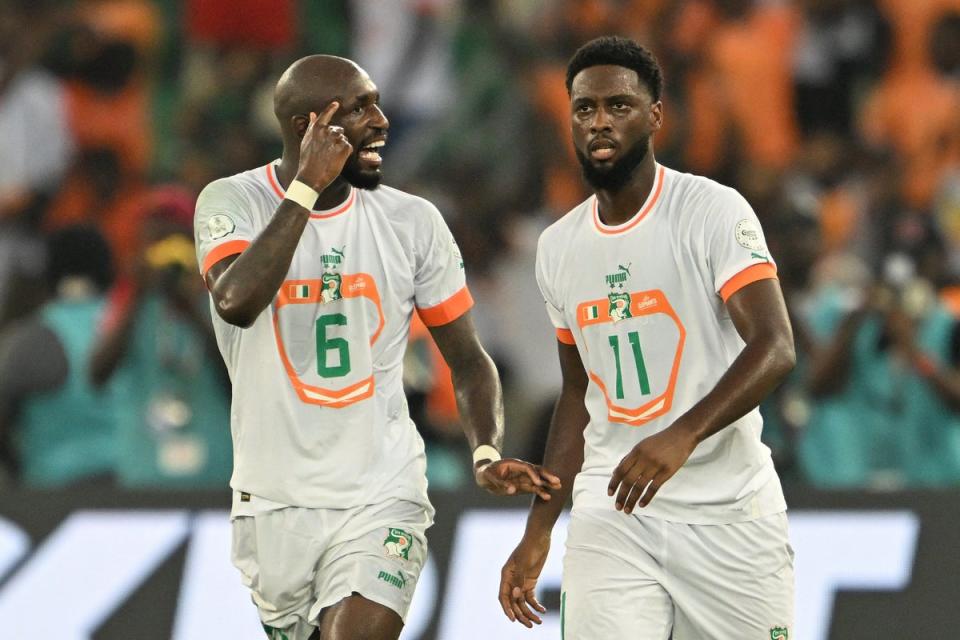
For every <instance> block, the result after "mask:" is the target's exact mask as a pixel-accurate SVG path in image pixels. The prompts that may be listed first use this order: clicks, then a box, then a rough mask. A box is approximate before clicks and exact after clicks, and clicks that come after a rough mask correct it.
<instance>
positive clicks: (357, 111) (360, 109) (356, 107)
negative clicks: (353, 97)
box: [351, 104, 366, 116]
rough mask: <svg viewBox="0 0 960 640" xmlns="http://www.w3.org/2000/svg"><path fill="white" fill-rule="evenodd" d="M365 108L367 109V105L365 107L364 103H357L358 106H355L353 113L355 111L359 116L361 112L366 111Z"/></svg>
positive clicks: (354, 113)
mask: <svg viewBox="0 0 960 640" xmlns="http://www.w3.org/2000/svg"><path fill="white" fill-rule="evenodd" d="M365 109H366V107H364V106H363V105H362V104H361V105H357V106H355V107H354V108H353V111H352V112H351V113H353V115H356V116H359V115H360V114H362V113H363V112H364V110H365Z"/></svg>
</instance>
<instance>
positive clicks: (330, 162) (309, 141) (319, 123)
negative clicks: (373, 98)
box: [297, 101, 353, 193]
mask: <svg viewBox="0 0 960 640" xmlns="http://www.w3.org/2000/svg"><path fill="white" fill-rule="evenodd" d="M339 108H340V103H339V102H336V101H334V102H331V103H330V104H329V105H328V106H327V108H326V109H324V110H323V112H322V113H320V114H319V115H317V114H316V113H314V112H312V111H311V112H310V124H309V125H307V131H306V133H304V134H303V139H302V140H301V141H300V164H299V166H298V168H297V180H299V181H301V182H303V183H304V184H306V185H308V186H310V187H312V188H313V190H314V191H317V192H318V193H319V192H320V191H323V190H324V189H326V188H327V185H329V184H330V183H331V182H333V181H334V180H336V178H337V176H339V175H340V172H341V171H342V170H343V165H344V164H345V163H346V162H347V158H349V157H350V154H351V153H353V145H351V144H350V141H349V140H347V137H346V136H345V135H344V133H343V127H337V126H334V125H331V124H330V119H331V118H332V117H333V114H335V113H336V112H337V109H339Z"/></svg>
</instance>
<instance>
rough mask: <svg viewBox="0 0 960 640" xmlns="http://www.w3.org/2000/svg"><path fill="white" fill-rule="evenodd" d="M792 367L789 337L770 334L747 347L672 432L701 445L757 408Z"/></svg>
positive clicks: (791, 341) (792, 358)
mask: <svg viewBox="0 0 960 640" xmlns="http://www.w3.org/2000/svg"><path fill="white" fill-rule="evenodd" d="M795 364H796V355H795V353H794V347H793V340H792V338H791V336H790V335H777V334H773V333H771V334H769V335H765V336H763V337H760V338H757V339H756V340H753V341H751V342H749V343H747V346H746V347H744V349H743V351H741V352H740V355H739V356H738V357H737V358H736V360H734V361H733V364H732V365H730V368H729V369H727V372H726V373H725V374H724V375H723V377H721V378H720V380H719V382H717V384H716V386H715V387H714V388H713V390H712V391H710V393H708V394H707V395H706V396H704V398H703V399H702V400H700V402H698V403H697V404H695V405H694V406H693V407H692V408H691V409H690V410H689V411H687V412H686V413H685V414H684V415H683V416H681V417H680V418H678V419H677V420H676V421H675V422H674V424H673V427H672V428H683V429H689V430H690V431H691V432H692V433H693V435H694V437H695V438H696V440H697V442H702V441H703V440H705V439H706V438H709V437H710V436H711V435H713V434H714V433H717V432H718V431H720V430H721V429H723V428H725V427H727V426H728V425H730V424H731V423H733V422H734V421H736V420H737V419H739V418H741V417H743V416H744V415H746V414H747V413H748V412H749V411H752V410H753V409H754V408H756V407H757V406H758V405H759V404H760V402H761V401H762V400H763V399H764V398H766V397H767V396H768V395H769V394H770V392H771V391H773V390H774V389H775V388H776V387H777V386H778V385H779V384H780V383H781V382H783V380H784V378H786V376H787V374H789V373H790V371H791V370H792V369H793V367H794V365H795Z"/></svg>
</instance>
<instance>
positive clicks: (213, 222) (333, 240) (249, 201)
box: [194, 164, 472, 509]
mask: <svg viewBox="0 0 960 640" xmlns="http://www.w3.org/2000/svg"><path fill="white" fill-rule="evenodd" d="M283 195H284V193H283V190H282V188H281V187H280V184H279V181H278V180H277V178H276V173H275V169H274V167H273V165H272V164H271V165H267V166H266V167H261V168H259V169H255V170H252V171H247V172H244V173H241V174H237V175H235V176H231V177H229V178H224V179H222V180H217V181H216V182H213V183H211V184H210V185H208V186H207V187H206V189H204V190H203V193H201V194H200V198H199V199H198V201H197V213H196V217H195V220H194V228H195V235H196V246H197V257H198V261H199V263H200V265H201V271H202V272H203V273H204V274H205V273H206V271H207V270H208V269H209V268H210V267H211V266H213V265H214V264H216V263H217V262H218V261H220V260H222V259H223V258H225V257H227V256H230V255H235V254H238V253H241V252H242V251H243V250H244V249H245V248H246V247H247V246H249V245H250V243H251V242H253V241H254V240H255V239H256V237H257V234H259V233H260V232H261V231H262V230H263V229H264V227H266V226H267V224H268V223H269V222H270V219H271V218H272V217H273V215H274V212H275V211H276V209H277V206H278V205H279V204H280V201H281V200H282V199H283ZM211 304H212V301H211ZM471 305H472V300H471V297H470V293H469V292H468V290H467V288H466V286H465V279H464V271H463V261H462V259H461V257H460V252H459V250H458V249H457V246H456V244H455V243H454V240H453V236H452V235H451V234H450V231H449V229H448V228H447V226H446V224H445V223H444V221H443V218H442V217H441V216H440V213H439V211H437V209H436V208H435V207H434V206H433V205H431V204H430V203H429V202H427V201H426V200H423V199H422V198H418V197H415V196H412V195H409V194H406V193H404V192H402V191H398V190H396V189H392V188H390V187H384V186H381V187H379V188H378V189H376V190H371V191H364V190H359V189H351V192H350V195H349V197H348V198H347V200H346V201H345V202H344V203H343V204H342V205H341V206H339V207H337V208H336V209H333V210H329V211H314V212H313V213H312V214H311V216H310V221H309V222H308V223H307V227H306V229H305V230H304V232H303V235H302V237H301V239H300V243H299V244H298V246H297V249H296V252H295V253H294V256H293V261H292V263H291V265H290V270H289V271H288V272H287V275H286V278H285V280H284V282H283V284H282V285H281V286H280V289H279V291H278V292H277V295H276V297H275V298H274V300H273V302H272V303H271V304H270V306H268V307H267V308H266V309H264V311H263V312H262V313H261V314H260V316H259V317H258V318H257V319H256V321H255V322H254V323H253V325H252V326H250V327H249V328H246V329H241V328H239V327H236V326H233V325H230V324H228V323H226V322H224V321H223V320H222V319H221V318H220V317H219V316H218V315H217V314H216V313H213V314H212V315H213V322H214V329H215V331H216V335H217V342H218V344H219V346H220V351H221V353H222V355H223V359H224V361H225V362H226V365H227V369H228V371H229V373H230V378H231V380H232V382H233V399H232V410H231V431H232V434H233V448H234V470H233V477H232V479H231V481H230V485H231V486H232V487H233V488H234V489H235V490H237V491H242V492H246V493H251V494H253V495H256V496H258V497H261V498H265V499H267V500H270V501H274V502H277V503H280V504H283V505H291V506H298V507H313V508H334V509H340V508H349V507H355V506H361V505H365V504H372V503H376V502H381V501H383V500H385V499H389V498H401V499H405V500H410V501H413V502H416V503H419V504H423V505H429V502H428V501H427V496H426V476H425V457H424V450H423V441H422V440H421V439H420V436H419V434H418V433H417V431H416V428H415V426H414V424H413V422H412V421H411V420H410V417H409V414H408V411H407V404H406V400H405V396H404V392H403V385H402V380H401V376H402V367H401V363H402V359H403V354H404V350H405V348H406V343H407V334H408V332H409V326H410V316H411V313H412V311H413V309H414V307H415V306H416V308H417V310H418V312H419V313H420V316H421V318H423V320H424V322H425V324H427V325H428V326H435V325H440V324H445V323H447V322H451V321H452V320H454V319H456V318H458V317H459V316H460V315H462V314H463V313H465V312H466V311H467V310H468V309H469V308H470V306H471Z"/></svg>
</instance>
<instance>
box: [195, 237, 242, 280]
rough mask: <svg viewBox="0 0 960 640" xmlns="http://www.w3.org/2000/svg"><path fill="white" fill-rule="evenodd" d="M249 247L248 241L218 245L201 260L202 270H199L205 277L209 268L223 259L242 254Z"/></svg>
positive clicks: (235, 241) (232, 241)
mask: <svg viewBox="0 0 960 640" xmlns="http://www.w3.org/2000/svg"><path fill="white" fill-rule="evenodd" d="M249 246H250V241H249V240H231V241H230V242H224V243H223V244H218V245H217V246H215V247H214V248H213V249H211V251H210V253H208V254H207V257H206V258H204V259H203V268H202V269H201V270H200V273H202V274H203V275H204V276H205V275H207V271H210V267H212V266H213V265H215V264H217V263H218V262H220V261H221V260H223V259H224V258H229V257H230V256H235V255H237V254H238V253H243V251H244V249H246V248H247V247H249Z"/></svg>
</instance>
